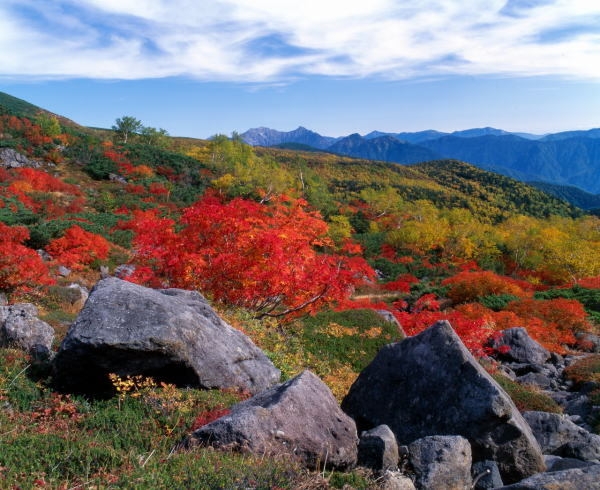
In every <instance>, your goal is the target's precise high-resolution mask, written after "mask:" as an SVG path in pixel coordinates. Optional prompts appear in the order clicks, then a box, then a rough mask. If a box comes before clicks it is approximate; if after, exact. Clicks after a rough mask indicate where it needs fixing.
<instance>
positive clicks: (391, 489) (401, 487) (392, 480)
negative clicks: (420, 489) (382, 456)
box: [377, 471, 416, 490]
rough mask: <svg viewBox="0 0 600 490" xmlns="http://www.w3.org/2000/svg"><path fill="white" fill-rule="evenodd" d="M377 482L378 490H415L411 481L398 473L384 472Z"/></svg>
mask: <svg viewBox="0 0 600 490" xmlns="http://www.w3.org/2000/svg"><path fill="white" fill-rule="evenodd" d="M379 481H380V483H379V486H378V487H377V488H378V489H380V490H416V489H415V484H414V483H413V481H412V480H411V479H410V478H409V477H408V476H406V475H404V474H402V473H400V472H399V471H386V472H385V473H384V474H383V476H382V477H381V479H380V480H379Z"/></svg>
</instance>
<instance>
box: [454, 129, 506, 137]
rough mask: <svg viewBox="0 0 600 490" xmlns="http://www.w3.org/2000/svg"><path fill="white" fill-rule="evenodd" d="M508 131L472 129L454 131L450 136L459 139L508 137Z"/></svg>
mask: <svg viewBox="0 0 600 490" xmlns="http://www.w3.org/2000/svg"><path fill="white" fill-rule="evenodd" d="M509 134H511V133H509V132H508V131H504V130H503V129H496V128H490V127H486V128H472V129H463V130H462V131H454V132H452V133H451V134H450V136H456V137H458V138H478V137H479V136H506V135H509Z"/></svg>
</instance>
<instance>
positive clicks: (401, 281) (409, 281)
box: [382, 274, 419, 293]
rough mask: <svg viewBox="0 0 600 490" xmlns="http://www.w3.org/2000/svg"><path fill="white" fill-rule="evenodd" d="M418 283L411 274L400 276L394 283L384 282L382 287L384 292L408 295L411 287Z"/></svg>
mask: <svg viewBox="0 0 600 490" xmlns="http://www.w3.org/2000/svg"><path fill="white" fill-rule="evenodd" d="M417 282H419V280H418V279H417V278H416V277H415V276H413V275H412V274H400V275H399V276H398V277H397V278H396V280H395V281H390V282H386V283H385V284H384V285H383V286H382V287H383V289H385V290H386V291H400V292H402V293H409V292H410V287H411V285H413V284H415V283H417Z"/></svg>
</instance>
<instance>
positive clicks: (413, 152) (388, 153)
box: [327, 134, 439, 164]
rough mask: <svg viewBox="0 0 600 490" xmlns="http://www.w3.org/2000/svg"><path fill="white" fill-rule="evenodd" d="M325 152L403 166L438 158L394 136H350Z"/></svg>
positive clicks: (425, 149) (435, 154)
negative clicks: (371, 137) (366, 137)
mask: <svg viewBox="0 0 600 490" xmlns="http://www.w3.org/2000/svg"><path fill="white" fill-rule="evenodd" d="M327 151H331V152H333V153H339V154H340V155H348V156H352V157H358V158H366V159H368V160H381V161H384V162H395V163H404V164H410V163H417V162H425V161H427V160H435V159H437V158H439V155H438V154H437V153H435V152H434V151H431V150H428V149H427V148H423V147H421V146H418V145H413V144H412V143H405V142H403V141H400V140H398V139H397V138H395V137H394V136H380V137H378V138H373V139H365V138H363V137H362V136H361V135H359V134H351V135H350V136H346V137H345V138H342V139H340V140H339V141H337V142H336V143H334V144H333V145H331V146H330V147H329V148H327Z"/></svg>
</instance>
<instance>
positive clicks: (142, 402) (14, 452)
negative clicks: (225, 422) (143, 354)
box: [0, 349, 372, 490]
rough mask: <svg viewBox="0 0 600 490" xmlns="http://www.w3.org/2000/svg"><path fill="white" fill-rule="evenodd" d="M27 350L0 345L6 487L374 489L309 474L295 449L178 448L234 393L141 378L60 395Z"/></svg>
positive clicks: (0, 447)
mask: <svg viewBox="0 0 600 490" xmlns="http://www.w3.org/2000/svg"><path fill="white" fill-rule="evenodd" d="M34 374H35V373H34V372H33V368H32V366H31V365H30V364H29V360H28V358H27V355H26V354H24V353H23V352H21V351H18V350H14V349H1V350H0V408H1V410H0V488H37V487H42V486H44V487H45V488H77V487H81V488H92V487H95V488H103V489H106V488H114V489H117V488H119V489H120V488H136V489H173V488H176V489H179V488H181V489H185V488H215V489H219V488H226V489H249V488H251V489H265V490H267V489H276V488H280V489H287V488H289V489H293V488H299V487H303V488H306V489H310V488H342V487H343V486H344V485H346V484H351V485H352V487H353V488H364V489H366V488H370V486H371V484H372V480H369V478H368V476H367V475H366V474H364V472H361V471H358V470H357V471H354V472H350V473H343V474H342V473H337V472H327V473H315V472H312V473H311V472H308V471H307V470H305V469H304V468H302V467H301V466H300V465H299V464H298V463H297V462H296V461H294V460H292V459H290V458H289V457H284V456H281V457H278V458H264V457H262V456H260V455H256V456H253V455H248V454H241V453H237V452H227V451H216V450H213V449H211V448H195V449H193V450H191V451H189V452H181V451H175V450H174V448H175V446H176V445H177V443H178V442H180V441H181V440H182V439H183V437H184V436H185V435H186V434H187V433H189V431H190V430H191V427H192V425H193V423H194V420H195V419H196V417H198V415H199V414H201V413H203V412H210V411H212V410H216V409H220V408H223V407H230V406H231V405H233V404H234V403H236V402H238V401H239V400H240V395H239V394H237V393H233V392H230V391H218V390H211V391H206V390H194V389H179V388H176V387H174V386H172V385H167V386H152V385H150V386H142V385H140V386H138V387H137V388H133V389H131V390H129V391H128V392H124V393H122V394H121V395H120V396H118V397H115V398H112V399H109V400H88V399H85V398H82V397H75V396H69V395H64V394H57V393H54V392H52V391H51V390H50V389H49V388H48V384H47V381H48V380H47V379H46V378H39V377H38V378H37V379H36V377H35V376H33V375H34Z"/></svg>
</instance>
